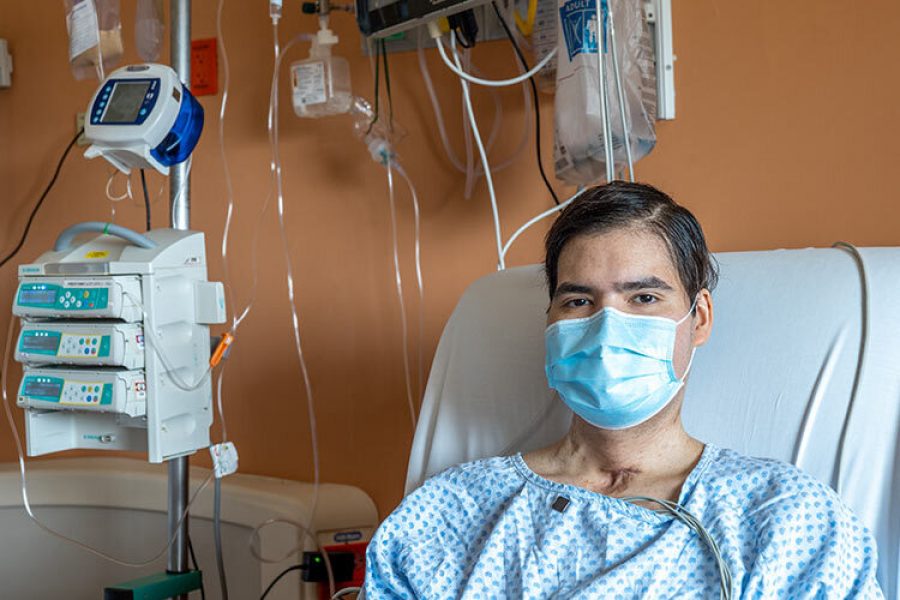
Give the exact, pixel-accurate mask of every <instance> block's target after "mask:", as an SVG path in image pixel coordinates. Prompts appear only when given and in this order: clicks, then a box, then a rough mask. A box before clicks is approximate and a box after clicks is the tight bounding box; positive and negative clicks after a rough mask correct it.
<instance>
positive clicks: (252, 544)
mask: <svg viewBox="0 0 900 600" xmlns="http://www.w3.org/2000/svg"><path fill="white" fill-rule="evenodd" d="M310 514H312V513H310ZM275 523H284V524H286V525H291V526H292V527H294V528H296V529H298V530H299V531H300V532H301V533H303V534H304V535H306V536H307V537H308V538H309V539H311V540H312V542H313V545H314V546H315V547H316V548H318V550H319V552H320V553H321V554H322V558H323V559H324V562H325V573H326V574H327V576H328V590H329V593H330V594H331V595H332V596H333V595H334V590H335V583H334V571H333V570H332V568H331V559H330V558H329V557H328V551H327V550H325V548H324V546H322V545H321V544H320V543H319V540H318V538H317V537H316V536H315V535H313V534H312V533H310V531H309V530H308V529H307V528H306V527H305V526H303V525H302V524H300V523H298V522H297V521H294V520H291V519H284V518H281V517H274V518H271V519H267V520H265V521H263V522H262V523H260V524H259V525H257V526H256V527H254V528H253V531H251V532H250V539H249V542H248V545H249V548H250V554H252V555H253V558H255V559H256V560H258V561H259V562H264V563H269V564H272V563H279V562H282V561H283V560H285V559H287V558H288V557H289V556H291V555H292V554H295V553H297V552H300V551H301V550H303V549H304V545H303V542H300V543H298V544H297V545H296V546H294V547H293V548H291V549H290V550H289V551H288V552H285V553H284V554H282V555H281V556H280V557H279V558H277V559H270V558H265V557H264V556H263V555H262V554H261V553H260V551H259V549H258V547H257V546H258V545H259V532H260V531H261V530H262V529H264V528H265V527H268V526H269V525H273V524H275ZM263 597H265V596H263Z"/></svg>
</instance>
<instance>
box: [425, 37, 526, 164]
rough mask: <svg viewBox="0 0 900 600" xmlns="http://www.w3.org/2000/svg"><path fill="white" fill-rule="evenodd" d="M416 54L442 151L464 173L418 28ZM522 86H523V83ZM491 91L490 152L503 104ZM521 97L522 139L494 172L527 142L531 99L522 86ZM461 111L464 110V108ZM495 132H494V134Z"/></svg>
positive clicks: (497, 95)
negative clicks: (445, 120) (523, 106)
mask: <svg viewBox="0 0 900 600" xmlns="http://www.w3.org/2000/svg"><path fill="white" fill-rule="evenodd" d="M416 54H417V55H418V59H419V72H420V73H421V75H422V81H423V82H424V83H425V89H426V91H427V92H428V98H429V99H430V100H431V107H432V110H433V111H434V118H435V121H437V127H438V135H439V137H440V139H441V145H442V146H443V148H444V153H445V154H446V155H447V159H448V160H449V161H450V164H451V165H453V168H455V169H456V170H457V171H459V172H460V173H466V172H467V170H468V169H467V166H466V165H463V163H462V161H461V160H460V159H459V157H458V156H457V155H456V152H455V151H454V150H453V148H452V146H451V145H450V140H449V137H448V136H447V128H446V125H445V124H444V112H443V110H442V108H441V103H440V100H439V99H438V95H437V92H436V91H435V89H434V82H433V81H432V79H431V71H430V70H429V69H428V63H427V61H426V59H425V47H424V45H423V44H422V33H421V30H420V34H419V38H418V44H417V48H416ZM473 70H474V71H475V72H476V73H478V72H479V70H478V69H477V68H473ZM523 86H524V84H523ZM492 91H494V93H493V94H492V96H493V98H494V124H493V126H492V127H491V136H490V137H489V138H488V142H487V149H488V152H490V151H491V149H492V147H493V143H494V141H495V138H496V135H499V130H500V125H501V123H502V120H503V104H502V102H501V101H500V96H499V94H498V93H497V92H496V90H492ZM523 99H524V101H525V113H526V114H525V115H524V118H525V124H526V126H525V127H524V128H523V129H522V139H521V140H520V141H519V145H518V146H517V147H516V149H515V151H513V153H512V154H511V155H510V157H509V158H507V159H505V160H503V161H501V162H498V163H497V164H496V165H494V166H493V167H492V169H493V171H494V173H496V172H498V171H501V170H503V169H505V168H507V167H509V166H511V165H513V164H514V163H515V161H516V160H517V159H518V156H519V154H521V152H522V151H523V150H524V149H525V146H526V145H527V144H528V137H529V135H528V134H529V127H530V126H531V125H530V124H531V115H530V114H529V113H530V111H531V110H532V101H531V96H530V95H529V93H528V90H526V89H524V88H523ZM463 112H465V109H464V111H463ZM463 126H464V127H466V129H467V130H468V127H467V121H466V120H465V119H464V120H463ZM495 132H496V134H495ZM475 174H476V175H478V176H480V175H483V174H484V171H483V170H482V169H481V167H480V166H478V167H475Z"/></svg>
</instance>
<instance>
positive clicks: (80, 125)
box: [75, 112, 90, 146]
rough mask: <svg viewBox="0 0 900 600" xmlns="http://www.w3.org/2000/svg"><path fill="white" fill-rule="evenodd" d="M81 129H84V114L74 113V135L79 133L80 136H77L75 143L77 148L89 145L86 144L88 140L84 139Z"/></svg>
mask: <svg viewBox="0 0 900 600" xmlns="http://www.w3.org/2000/svg"><path fill="white" fill-rule="evenodd" d="M83 129H84V113H83V112H79V113H75V131H76V133H77V132H78V131H81V135H79V136H78V141H77V142H75V143H76V144H78V145H79V146H87V145H88V144H90V142H88V139H87V138H86V137H84V131H82V130H83Z"/></svg>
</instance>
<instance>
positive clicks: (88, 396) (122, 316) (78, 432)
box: [13, 222, 225, 463]
mask: <svg viewBox="0 0 900 600" xmlns="http://www.w3.org/2000/svg"><path fill="white" fill-rule="evenodd" d="M84 233H90V234H94V235H91V236H90V237H89V238H83V237H81V235H80V234H84ZM98 233H99V234H100V235H99V236H97V235H96V234H98ZM76 237H79V238H80V239H81V241H80V242H79V243H75V240H76ZM13 314H14V315H15V316H17V317H20V318H21V328H20V332H19V336H18V339H17V340H16V342H15V343H16V346H15V358H16V360H17V361H18V362H20V363H22V365H23V377H22V381H21V383H20V385H19V390H18V396H17V403H18V405H19V406H20V407H21V408H22V409H24V411H25V427H26V435H27V449H28V455H29V456H38V455H43V454H49V453H51V452H60V451H63V450H71V449H76V448H81V449H92V450H99V449H106V450H128V451H136V452H142V453H146V454H147V458H148V459H149V461H150V462H154V463H158V462H163V461H166V460H169V459H171V458H175V457H178V456H184V455H187V454H191V453H193V452H194V451H196V450H198V449H201V448H205V447H207V446H209V428H210V425H211V424H212V385H211V381H210V379H211V378H210V367H209V358H210V335H209V325H211V324H216V323H223V322H224V321H225V300H224V291H223V288H222V284H221V283H217V282H209V281H207V273H206V251H205V246H204V236H203V234H202V233H199V232H193V231H179V230H174V229H157V230H153V231H149V232H147V233H146V234H139V233H135V232H133V231H131V230H129V229H125V228H124V227H118V226H115V225H110V224H107V223H97V222H90V223H81V224H78V225H74V226H72V227H69V228H68V229H66V230H65V231H63V232H62V234H60V236H59V237H58V238H57V240H56V243H55V245H54V248H53V250H51V251H49V252H46V253H44V254H43V255H42V256H40V257H39V258H38V259H37V261H35V262H34V263H32V264H28V265H21V266H20V267H19V285H18V289H17V290H16V297H15V301H14V303H13Z"/></svg>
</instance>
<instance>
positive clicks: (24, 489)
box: [0, 317, 213, 568]
mask: <svg viewBox="0 0 900 600" xmlns="http://www.w3.org/2000/svg"><path fill="white" fill-rule="evenodd" d="M16 322H17V319H16V318H15V317H12V318H11V319H10V322H9V327H8V328H7V334H6V349H5V351H4V354H3V364H2V365H0V366H2V371H0V395H2V397H3V409H4V411H5V412H6V420H7V423H9V428H10V431H11V432H12V436H13V442H14V443H15V446H16V454H17V455H18V458H19V484H20V486H21V494H22V505H23V507H24V508H25V512H26V514H27V515H28V518H29V519H31V520H32V521H33V522H34V524H35V525H37V526H38V527H40V528H41V529H43V530H44V531H46V532H47V533H49V534H50V535H52V536H54V537H57V538H59V539H61V540H63V541H64V542H66V543H69V544H72V545H74V546H77V547H79V548H81V549H82V550H86V551H88V552H90V553H91V554H93V555H94V556H97V557H99V558H102V559H104V560H107V561H109V562H112V563H115V564H117V565H120V566H123V567H134V568H140V567H145V566H147V565H150V564H152V563H154V562H156V561H157V560H159V559H160V558H162V557H163V556H164V555H165V554H166V552H167V551H168V550H169V547H170V546H171V545H172V544H173V543H174V542H175V538H176V537H177V536H178V532H179V531H180V529H181V524H182V523H183V522H184V520H185V518H187V515H188V512H189V511H190V509H191V506H193V504H194V501H195V500H196V499H197V497H198V496H199V495H200V493H201V492H202V491H203V490H204V489H206V486H207V485H209V482H210V480H211V479H212V476H213V474H212V472H210V474H209V476H207V478H206V479H205V480H204V481H203V483H202V484H201V485H200V487H198V488H197V490H196V491H195V492H194V494H193V496H191V498H190V501H189V502H188V503H187V506H185V507H184V511H183V512H182V513H181V516H180V517H179V519H178V523H177V524H176V527H174V528H173V530H172V535H171V536H170V537H169V541H168V542H166V545H165V546H164V547H163V548H162V550H160V551H159V552H158V553H157V554H156V555H154V556H153V558H150V559H148V560H145V561H140V562H132V561H127V560H121V559H119V558H116V557H114V556H112V555H111V554H107V553H106V552H103V551H102V550H97V549H96V548H94V547H93V546H89V545H88V544H85V543H84V542H79V541H78V540H76V539H74V538H71V537H69V536H67V535H65V534H62V533H60V532H58V531H56V530H55V529H53V528H52V527H50V526H48V525H45V524H44V522H43V521H41V520H40V519H38V517H37V515H35V514H34V510H33V509H32V507H31V501H30V499H29V496H28V477H27V473H26V469H25V452H24V450H23V448H22V438H21V437H20V436H19V428H18V427H16V422H15V420H14V419H13V414H12V409H11V408H10V406H9V395H8V394H7V384H8V380H9V378H8V374H9V359H10V355H11V350H12V346H13V333H14V332H15V329H16Z"/></svg>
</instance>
